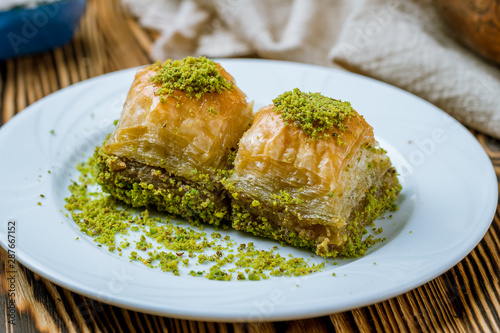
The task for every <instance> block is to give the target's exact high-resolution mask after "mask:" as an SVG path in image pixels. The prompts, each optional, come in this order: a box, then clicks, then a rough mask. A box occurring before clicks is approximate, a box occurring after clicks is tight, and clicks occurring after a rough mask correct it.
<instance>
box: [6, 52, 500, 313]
mask: <svg viewBox="0 0 500 333" xmlns="http://www.w3.org/2000/svg"><path fill="white" fill-rule="evenodd" d="M216 61H220V62H221V63H222V64H223V66H224V63H230V62H232V63H245V62H251V63H269V64H272V63H274V64H282V65H285V66H300V67H303V68H316V69H319V70H328V71H332V72H337V73H342V74H343V75H348V76H353V77H357V78H361V79H362V80H369V81H371V82H372V83H374V84H377V85H380V84H382V85H384V86H387V87H390V88H391V89H397V90H399V91H400V92H401V93H404V94H405V95H407V96H411V97H412V98H417V99H419V100H420V101H422V102H424V103H426V104H427V105H428V106H431V108H432V109H433V112H442V113H443V114H446V113H445V112H444V111H442V110H440V109H439V108H437V107H436V106H434V105H432V104H430V103H429V102H426V101H425V100H423V99H421V98H419V97H417V96H415V95H413V94H411V93H409V92H407V91H404V90H402V89H400V88H397V87H395V86H392V85H390V84H387V83H385V82H381V81H378V80H375V79H373V78H369V77H366V76H362V75H359V74H356V73H351V72H347V71H343V70H340V69H336V68H329V67H322V66H318V65H311V64H304V63H295V62H289V61H280V60H263V59H244V58H242V59H216ZM137 68H138V67H134V68H129V69H123V70H120V71H116V72H111V73H107V74H104V75H101V76H97V77H93V78H90V79H87V80H84V81H80V82H78V83H75V84H73V85H70V86H68V87H65V88H63V89H60V90H58V91H56V92H54V93H52V94H50V95H48V96H46V97H44V98H42V99H40V100H39V101H37V102H35V103H33V104H31V105H29V106H28V107H27V108H25V109H24V110H23V111H22V112H19V113H18V114H16V115H15V116H14V117H12V119H10V120H9V121H8V122H7V123H5V124H4V125H3V126H2V127H1V128H0V143H1V142H2V140H3V136H4V135H6V134H4V133H6V132H8V131H9V130H10V128H11V127H13V126H17V124H18V123H20V122H23V121H25V120H24V119H25V118H27V117H31V114H35V112H36V110H37V108H38V106H39V105H43V104H44V103H48V102H50V99H52V98H57V96H59V95H61V94H65V93H66V92H67V91H69V89H82V88H79V87H85V86H87V85H88V86H91V85H92V84H93V82H95V81H97V80H99V81H100V80H106V79H108V78H109V80H111V78H112V77H114V76H120V75H125V73H127V75H128V74H129V73H131V72H135V70H136V69H137ZM453 121H454V122H456V124H458V125H459V127H461V130H462V133H461V134H462V135H463V134H465V136H466V137H467V140H472V142H474V144H475V145H476V148H480V150H481V152H482V155H483V158H486V160H487V161H489V170H490V175H489V176H488V177H490V178H491V177H494V179H496V174H495V173H494V169H493V166H492V164H491V160H490V159H489V157H488V156H487V154H486V152H485V151H484V149H483V148H482V146H481V145H480V143H479V142H478V141H477V139H476V138H475V137H474V136H473V135H472V134H471V133H470V132H469V131H467V130H466V129H465V127H463V125H461V124H460V123H458V122H457V121H456V120H453ZM456 124H455V125H456ZM5 128H7V129H5ZM0 148H1V146H0ZM492 179H493V178H492ZM493 194H494V196H493V197H491V203H494V204H493V205H492V206H493V207H494V208H495V209H496V204H497V202H498V193H497V191H493ZM495 195H496V197H495ZM491 203H490V204H491ZM495 209H492V212H490V213H488V212H487V211H482V215H484V216H485V217H483V219H485V220H486V219H487V218H488V219H489V221H490V223H488V224H484V226H483V228H481V232H479V231H478V235H477V236H478V238H479V240H478V241H477V242H473V243H474V244H472V243H471V244H470V245H469V246H468V247H466V248H463V249H462V251H461V252H460V253H457V254H456V255H455V256H454V257H453V259H451V260H448V261H453V262H454V263H453V265H451V266H450V267H448V266H449V265H445V266H444V267H443V268H442V269H441V270H440V271H439V273H438V274H435V272H434V273H432V274H429V276H427V277H425V278H424V279H422V280H420V281H415V282H414V283H413V284H410V285H408V286H407V288H406V289H404V288H403V289H399V290H394V291H393V292H392V293H386V294H384V295H380V297H378V298H376V299H371V300H369V301H368V300H366V301H365V302H362V303H359V302H356V301H355V300H353V301H352V302H351V303H356V304H355V306H353V304H350V305H349V304H346V305H345V306H343V307H338V308H337V309H336V310H335V311H334V312H339V311H345V310H349V309H353V308H357V307H361V306H367V305H370V304H374V303H378V302H380V301H383V300H386V299H389V298H392V297H394V296H397V295H400V294H403V293H405V292H407V291H409V290H412V289H414V288H416V287H418V286H421V285H423V284H425V283H427V282H428V281H430V280H432V279H434V278H436V277H438V276H439V275H441V274H442V273H444V272H446V271H447V270H449V269H450V268H452V267H453V266H455V265H456V264H457V263H458V262H460V260H462V259H463V258H464V257H465V256H466V255H467V254H468V253H470V252H471V251H472V250H473V249H474V248H475V247H476V246H477V244H478V243H479V242H480V241H481V239H482V238H483V237H484V235H485V234H486V232H487V231H488V229H489V227H490V225H491V222H492V221H493V217H494V215H495ZM5 218H7V217H5ZM483 229H484V230H483ZM2 232H3V230H2ZM479 233H481V236H480V237H479ZM0 245H1V246H2V247H3V248H4V249H6V245H7V244H6V243H4V241H3V238H1V237H0ZM21 258H22V256H21ZM30 259H31V261H30ZM18 260H19V261H20V262H21V263H22V264H23V265H24V266H26V267H27V268H28V269H30V270H31V271H33V272H35V273H37V274H39V275H41V276H43V277H44V278H46V279H47V280H49V281H51V282H54V283H55V284H57V285H60V286H62V287H64V288H67V289H69V290H71V291H74V292H77V293H79V294H82V295H84V296H87V297H89V298H92V299H96V300H99V301H102V302H105V303H108V304H112V305H115V306H119V307H124V308H127V309H131V310H136V311H141V312H146V313H152V314H156V315H167V316H168V315H170V316H172V315H173V316H175V318H182V319H190V320H204V321H221V320H230V321H235V320H239V319H241V318H235V317H224V316H219V317H214V316H213V315H201V316H200V315H190V314H188V313H172V312H168V313H165V312H161V311H155V310H153V309H148V308H144V307H142V306H139V307H135V306H134V305H133V304H129V303H127V302H126V303H125V304H124V303H123V300H122V301H120V299H114V300H103V299H102V298H98V297H95V296H96V295H95V293H94V294H90V293H88V292H86V289H88V287H87V288H85V286H79V284H78V283H77V284H75V283H74V284H71V283H68V281H64V280H63V279H56V281H54V277H53V276H54V273H57V272H52V275H51V274H49V273H50V272H49V273H47V270H46V269H45V270H44V269H43V268H42V267H38V266H37V263H36V260H33V258H22V259H20V258H18ZM49 271H50V269H49ZM55 275H56V276H57V275H58V274H55ZM251 283H255V282H251ZM329 313H333V312H331V311H329V310H328V309H323V311H319V310H318V309H317V308H310V309H309V311H301V312H300V313H298V314H291V315H290V316H288V315H285V314H281V315H278V316H270V317H266V318H264V320H263V321H276V320H291V319H302V318H309V317H312V316H321V315H325V314H329ZM259 321H260V320H259Z"/></svg>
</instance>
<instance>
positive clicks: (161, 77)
mask: <svg viewBox="0 0 500 333" xmlns="http://www.w3.org/2000/svg"><path fill="white" fill-rule="evenodd" d="M152 68H153V69H154V70H155V71H156V74H155V75H154V76H152V77H151V79H150V80H151V81H152V82H154V83H157V84H159V85H160V86H161V88H159V89H158V91H157V92H156V95H159V96H160V100H161V101H162V102H163V101H164V100H165V98H166V97H169V96H171V95H172V93H173V92H174V90H180V91H183V92H185V93H186V94H187V96H188V97H189V98H192V99H194V98H196V99H200V98H201V96H203V95H204V94H206V93H211V92H216V93H221V92H223V91H225V90H232V89H233V84H232V83H231V82H229V81H227V80H226V79H224V77H223V76H222V75H221V74H220V73H219V71H218V69H217V65H216V64H215V62H214V61H212V60H210V59H208V58H206V57H199V58H193V57H187V58H184V59H181V60H167V61H165V62H164V63H163V64H162V63H160V62H156V64H154V65H152ZM213 112H214V113H215V111H213Z"/></svg>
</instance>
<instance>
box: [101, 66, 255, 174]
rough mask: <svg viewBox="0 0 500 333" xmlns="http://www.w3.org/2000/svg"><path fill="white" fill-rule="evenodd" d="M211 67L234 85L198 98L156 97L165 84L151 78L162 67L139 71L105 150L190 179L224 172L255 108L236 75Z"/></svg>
mask: <svg viewBox="0 0 500 333" xmlns="http://www.w3.org/2000/svg"><path fill="white" fill-rule="evenodd" d="M198 59H200V58H198ZM185 62H187V61H185ZM193 62H194V63H193V64H192V65H186V64H183V65H184V67H183V68H184V69H185V70H190V68H189V67H190V66H191V67H194V66H195V65H196V62H195V61H193ZM202 65H205V63H203V64H202ZM180 66H181V65H179V67H180ZM213 66H216V69H217V71H218V74H220V76H222V77H223V79H225V80H226V81H227V82H229V83H231V85H230V88H227V89H225V90H221V91H220V92H217V91H213V92H210V91H209V92H202V93H201V94H200V95H198V96H197V95H196V94H190V93H189V91H188V90H187V89H186V91H183V90H179V89H178V88H176V89H173V90H172V91H171V93H170V95H165V94H161V93H158V92H159V91H161V89H162V84H161V82H154V81H153V79H154V77H155V75H157V74H158V72H159V70H160V69H161V68H159V65H151V66H147V67H144V68H142V69H139V70H138V71H137V74H136V76H135V79H134V82H133V83H132V87H131V88H130V91H129V93H128V96H127V99H126V101H125V105H124V107H123V112H122V115H121V117H120V119H119V121H118V124H117V127H116V129H115V131H114V132H113V133H112V135H111V137H110V138H109V140H108V141H107V142H106V144H105V145H104V146H103V151H104V152H105V153H106V154H112V155H116V156H120V157H125V158H128V159H130V160H134V161H137V162H141V163H144V164H147V165H150V166H156V167H160V168H164V169H165V170H167V171H169V172H172V173H174V174H175V175H177V176H183V177H186V178H188V179H189V178H191V177H192V173H193V170H198V171H201V172H210V170H211V169H218V168H224V167H225V166H226V164H227V155H228V153H230V151H231V150H234V149H235V148H236V147H237V143H238V141H239V139H240V138H241V136H242V134H243V132H244V131H245V130H247V129H248V126H249V124H250V123H251V121H252V105H251V103H248V102H247V100H246V95H245V94H244V93H243V92H242V91H241V90H240V89H239V88H238V87H237V86H236V85H235V83H234V79H233V78H232V76H231V75H230V74H229V73H227V72H226V71H225V70H224V69H223V68H222V67H221V66H220V65H219V64H213ZM160 67H166V66H161V65H160ZM200 75H201V74H200ZM188 79H189V78H188ZM197 84H198V86H199V85H202V84H203V82H198V83H197ZM206 84H210V81H207V82H206ZM191 95H192V96H191ZM195 178H196V177H195Z"/></svg>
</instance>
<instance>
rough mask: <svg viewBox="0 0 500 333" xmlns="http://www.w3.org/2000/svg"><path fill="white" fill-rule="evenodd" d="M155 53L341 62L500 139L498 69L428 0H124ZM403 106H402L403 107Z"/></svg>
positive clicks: (158, 56) (160, 55) (157, 56)
mask: <svg viewBox="0 0 500 333" xmlns="http://www.w3.org/2000/svg"><path fill="white" fill-rule="evenodd" d="M123 1H124V3H125V4H126V5H127V6H128V7H129V8H130V9H131V11H132V12H133V13H134V14H135V15H137V16H138V17H139V19H140V22H141V24H143V25H144V26H146V27H149V28H155V29H157V30H159V31H160V32H161V37H160V38H159V39H158V40H157V41H156V42H155V44H154V47H153V49H152V56H153V57H154V58H155V59H159V60H163V59H167V58H172V59H178V58H182V57H185V56H188V55H192V56H199V55H205V56H209V57H234V56H258V57H262V58H268V59H281V60H290V61H297V62H306V63H313V64H318V65H323V66H339V65H340V66H342V67H344V68H347V69H349V70H351V71H354V72H357V73H360V74H363V75H366V76H370V77H373V78H376V79H378V80H381V81H385V82H387V83H389V84H392V85H395V86H397V87H400V88H402V89H405V90H407V91H409V92H411V93H413V94H416V95H418V96H420V97H422V98H424V99H426V100H428V101H429V102H431V103H433V104H435V105H437V106H438V107H440V108H441V109H443V110H445V111H446V112H448V113H449V114H451V115H452V116H454V117H455V118H456V119H457V120H459V121H460V122H462V123H463V124H465V125H467V126H469V127H471V128H473V129H477V130H479V131H482V132H484V133H487V134H490V135H492V136H494V137H497V138H500V68H499V67H498V66H495V65H492V64H490V63H487V62H485V61H484V60H483V59H482V58H480V57H479V56H477V55H476V54H475V53H473V52H471V51H469V50H468V49H466V48H464V47H462V46H461V45H460V44H459V43H458V42H456V40H455V38H454V36H453V32H452V31H450V30H449V29H447V27H446V26H444V24H443V23H442V22H441V20H440V19H439V16H438V14H437V12H436V11H435V8H434V5H433V1H431V0H338V1H331V0H269V1H266V0H184V1H176V0H123ZM402 111H404V110H402Z"/></svg>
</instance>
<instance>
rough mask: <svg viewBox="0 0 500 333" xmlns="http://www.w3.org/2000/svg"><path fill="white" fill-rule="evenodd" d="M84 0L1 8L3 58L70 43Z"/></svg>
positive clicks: (1, 57) (0, 44)
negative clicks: (4, 9)
mask: <svg viewBox="0 0 500 333" xmlns="http://www.w3.org/2000/svg"><path fill="white" fill-rule="evenodd" d="M84 10H85V0H63V1H56V2H49V3H45V4H40V5H38V6H36V7H26V8H25V7H16V8H13V9H11V10H7V11H0V59H7V58H12V57H17V56H19V55H23V54H30V53H38V52H42V51H46V50H50V49H53V48H55V47H57V46H61V45H63V44H64V43H66V42H68V41H69V40H70V39H71V37H72V36H73V33H74V31H75V29H76V27H77V26H78V23H79V21H80V18H81V16H82V14H83V12H84Z"/></svg>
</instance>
